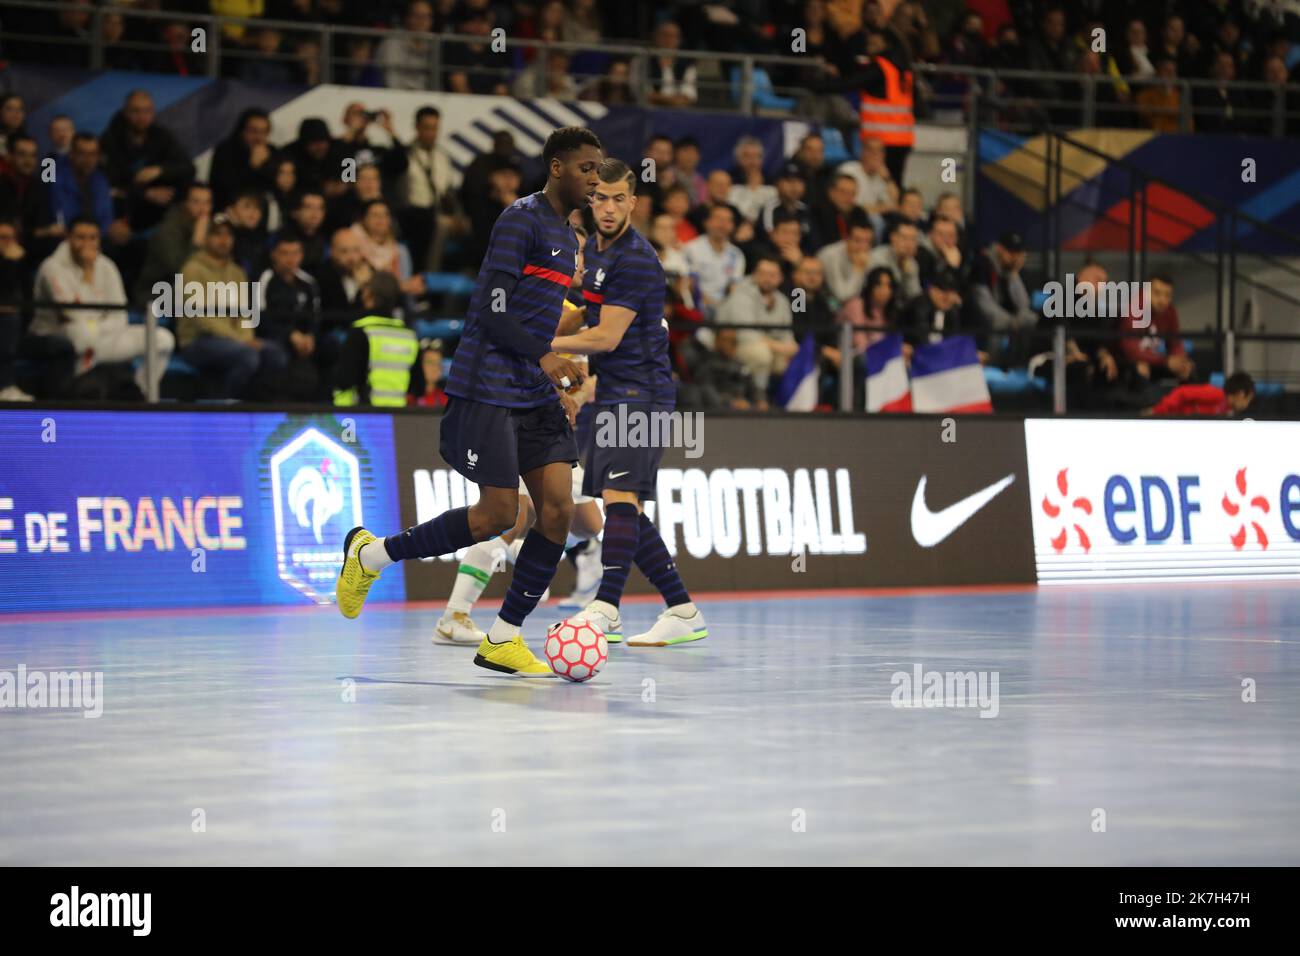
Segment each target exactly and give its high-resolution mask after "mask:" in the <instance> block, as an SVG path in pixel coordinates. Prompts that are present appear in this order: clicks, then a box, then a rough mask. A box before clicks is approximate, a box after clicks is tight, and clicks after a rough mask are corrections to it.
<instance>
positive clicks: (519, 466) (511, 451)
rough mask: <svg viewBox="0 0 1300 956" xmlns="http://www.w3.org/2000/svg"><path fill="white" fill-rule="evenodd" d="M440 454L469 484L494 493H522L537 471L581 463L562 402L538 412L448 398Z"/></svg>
mask: <svg viewBox="0 0 1300 956" xmlns="http://www.w3.org/2000/svg"><path fill="white" fill-rule="evenodd" d="M438 451H439V453H441V455H442V458H443V460H444V461H445V462H446V463H447V464H449V465H451V467H452V468H455V469H456V470H457V471H458V472H460V473H461V474H462V475H464V476H465V477H466V478H467V479H469V480H470V481H472V482H474V483H475V484H476V485H487V486H489V487H492V488H518V487H519V477H520V476H521V475H524V474H526V473H528V472H530V471H532V470H533V469H534V468H540V467H542V466H543V465H549V464H551V463H552V462H556V461H563V462H567V463H568V464H570V465H573V464H574V463H575V462H576V461H577V460H578V443H577V442H576V441H575V440H574V438H573V428H572V427H571V426H570V425H569V419H568V417H567V416H566V415H565V414H564V406H562V405H561V404H560V401H559V399H558V398H557V399H556V400H555V401H554V402H549V403H547V404H546V405H538V406H537V407H535V408H505V407H504V406H501V405H488V404H487V403H485V402H475V401H472V400H470V399H467V398H456V397H454V396H453V397H450V398H448V400H447V411H446V412H445V413H443V416H442V427H441V430H440V434H439V436H438Z"/></svg>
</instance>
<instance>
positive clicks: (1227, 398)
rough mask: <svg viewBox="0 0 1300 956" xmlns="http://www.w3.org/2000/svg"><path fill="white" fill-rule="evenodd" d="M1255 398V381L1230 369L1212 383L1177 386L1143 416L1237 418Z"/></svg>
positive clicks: (1247, 375) (1245, 374)
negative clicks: (1218, 382) (1217, 382)
mask: <svg viewBox="0 0 1300 956" xmlns="http://www.w3.org/2000/svg"><path fill="white" fill-rule="evenodd" d="M1254 401H1255V381H1254V379H1252V378H1251V377H1250V375H1249V374H1247V373H1246V372H1234V373H1233V374H1232V375H1229V376H1228V380H1227V381H1226V382H1224V383H1223V388H1219V387H1218V386H1216V385H1179V386H1178V387H1177V388H1175V389H1174V390H1173V391H1172V392H1170V393H1169V394H1168V395H1166V396H1165V397H1164V398H1162V399H1160V401H1159V402H1157V403H1156V404H1155V405H1154V406H1153V407H1151V408H1148V409H1146V410H1145V411H1144V412H1143V413H1142V414H1144V415H1160V416H1174V415H1207V416H1227V417H1229V418H1239V417H1241V416H1242V415H1244V414H1245V413H1246V412H1248V411H1250V410H1251V408H1250V407H1251V405H1252V404H1253V403H1254Z"/></svg>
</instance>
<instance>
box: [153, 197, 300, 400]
mask: <svg viewBox="0 0 1300 956" xmlns="http://www.w3.org/2000/svg"><path fill="white" fill-rule="evenodd" d="M234 248H235V233H234V229H233V227H232V226H231V224H230V221H229V220H228V219H226V217H225V216H222V215H218V216H216V217H214V218H213V220H212V222H211V224H209V226H208V230H207V235H206V237H205V239H204V244H203V250H202V251H201V252H197V253H195V254H194V255H193V256H191V257H190V258H189V259H188V260H186V262H185V264H184V265H183V266H182V267H181V276H182V280H183V282H184V284H185V285H186V286H187V287H188V285H189V283H191V282H197V283H199V284H200V285H201V286H202V288H203V291H204V296H203V301H202V303H201V307H202V309H203V310H204V312H205V314H203V315H197V316H192V315H180V316H177V318H176V327H177V337H178V338H179V340H180V346H181V352H180V354H181V358H183V359H184V360H185V361H186V362H188V363H189V364H190V365H192V366H194V368H196V369H198V370H199V372H200V373H201V374H203V375H204V376H205V377H207V378H209V379H213V378H215V379H216V380H217V384H216V396H215V397H217V398H239V397H241V396H242V395H243V393H244V390H245V388H246V387H247V386H248V384H249V383H250V382H251V381H252V379H253V376H254V375H257V374H258V373H259V371H260V372H261V373H262V374H263V375H266V376H271V375H274V374H275V373H276V372H278V371H279V370H281V369H283V368H284V366H285V365H286V363H287V360H288V359H287V356H286V355H285V353H284V351H283V350H282V349H280V347H279V346H278V345H277V344H276V343H274V342H271V341H269V340H267V339H259V338H258V337H257V336H256V335H255V334H254V332H253V329H252V328H251V327H249V326H246V325H245V324H244V320H243V319H241V318H240V316H239V315H237V314H236V315H220V314H218V313H219V312H220V311H223V310H222V309H221V308H220V307H219V306H220V305H221V302H225V303H226V305H227V307H226V309H225V310H224V311H227V312H230V311H234V310H232V309H230V308H229V298H228V297H226V296H224V295H223V297H222V299H221V300H220V301H219V300H218V299H217V297H216V295H215V293H216V289H217V285H218V284H219V285H220V287H221V288H222V289H226V290H228V289H230V288H232V286H230V285H229V283H232V282H233V283H236V285H235V286H233V288H237V289H243V290H247V289H248V288H249V286H248V276H247V274H246V273H245V272H244V270H243V269H241V268H240V267H239V266H238V265H237V264H236V263H235V261H234V260H233V259H232V258H231V253H232V252H233V251H234ZM209 283H213V285H209ZM244 294H246V293H244ZM244 294H241V295H240V297H239V298H240V299H241V300H242V299H243V295H244ZM186 311H188V310H186Z"/></svg>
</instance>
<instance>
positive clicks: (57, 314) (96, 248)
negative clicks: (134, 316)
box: [29, 216, 176, 394]
mask: <svg viewBox="0 0 1300 956" xmlns="http://www.w3.org/2000/svg"><path fill="white" fill-rule="evenodd" d="M35 297H36V299H37V300H38V301H47V302H57V303H60V305H58V306H45V307H42V308H39V309H37V310H36V315H35V317H34V318H33V319H32V324H31V328H30V329H29V331H30V333H31V334H33V335H59V336H63V337H64V338H66V339H68V340H69V341H70V342H71V343H72V347H73V349H74V350H75V352H76V356H77V373H78V374H81V373H83V372H88V371H90V370H91V369H92V368H94V367H95V366H96V365H103V364H107V363H113V362H129V361H131V360H133V359H136V358H140V357H142V356H143V355H144V354H145V327H144V326H143V325H130V324H128V322H127V315H126V288H125V287H124V286H123V285H122V274H121V273H120V272H118V270H117V266H116V265H114V263H113V260H111V259H109V258H108V256H105V255H103V254H102V253H101V252H100V231H99V224H98V223H97V222H95V221H94V220H93V219H90V218H88V217H80V216H79V217H77V218H76V219H74V220H73V221H72V223H71V224H70V226H69V229H68V238H67V239H65V240H64V241H63V242H61V243H59V246H58V248H57V249H55V250H54V253H53V254H52V255H51V256H50V257H49V258H48V259H46V260H45V261H44V262H42V263H41V266H40V268H39V269H38V270H37V272H36V289H35ZM79 302H86V303H94V304H96V305H98V304H101V303H102V304H106V305H108V306H109V307H107V308H84V309H83V308H74V307H70V306H75V304H76V303H79ZM65 303H66V304H65ZM113 305H118V306H120V307H119V308H113V307H112V306H113ZM154 345H155V356H156V359H157V361H156V362H155V363H154V384H157V382H159V381H161V379H162V375H163V372H164V371H165V370H166V368H167V360H168V359H169V358H171V354H172V350H173V349H174V348H175V345H176V343H175V339H174V338H173V337H172V333H171V332H169V331H168V330H167V329H162V328H160V329H157V330H156V336H155V339H154ZM136 383H137V384H138V385H139V386H140V391H141V392H143V393H145V394H148V391H149V389H148V386H149V382H148V380H147V379H146V378H145V368H144V366H143V365H141V367H140V368H139V370H138V371H137V372H136Z"/></svg>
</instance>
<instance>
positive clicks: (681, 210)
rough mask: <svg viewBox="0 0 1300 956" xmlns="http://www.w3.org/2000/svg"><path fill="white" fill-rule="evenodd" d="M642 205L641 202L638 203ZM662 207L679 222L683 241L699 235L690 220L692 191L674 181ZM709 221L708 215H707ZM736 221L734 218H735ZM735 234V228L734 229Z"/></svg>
mask: <svg viewBox="0 0 1300 956" xmlns="http://www.w3.org/2000/svg"><path fill="white" fill-rule="evenodd" d="M638 205H640V203H638ZM661 208H662V209H663V211H664V213H665V214H666V215H669V216H672V217H673V221H674V222H675V223H677V238H678V240H679V241H681V242H683V243H687V242H691V241H692V240H694V239H695V238H696V236H698V235H699V232H697V231H696V229H695V226H694V224H693V223H692V222H691V220H690V211H691V193H690V190H688V189H687V188H686V187H685V186H683V185H682V184H681V183H673V184H672V185H671V186H669V187H668V188H667V189H665V190H664V193H663V201H662V203H661ZM705 221H706V222H707V221H708V217H707V216H706V217H705ZM733 221H734V220H733ZM732 233H733V235H734V233H735V230H734V229H733V230H732Z"/></svg>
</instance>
